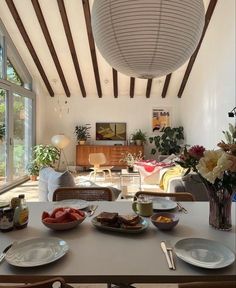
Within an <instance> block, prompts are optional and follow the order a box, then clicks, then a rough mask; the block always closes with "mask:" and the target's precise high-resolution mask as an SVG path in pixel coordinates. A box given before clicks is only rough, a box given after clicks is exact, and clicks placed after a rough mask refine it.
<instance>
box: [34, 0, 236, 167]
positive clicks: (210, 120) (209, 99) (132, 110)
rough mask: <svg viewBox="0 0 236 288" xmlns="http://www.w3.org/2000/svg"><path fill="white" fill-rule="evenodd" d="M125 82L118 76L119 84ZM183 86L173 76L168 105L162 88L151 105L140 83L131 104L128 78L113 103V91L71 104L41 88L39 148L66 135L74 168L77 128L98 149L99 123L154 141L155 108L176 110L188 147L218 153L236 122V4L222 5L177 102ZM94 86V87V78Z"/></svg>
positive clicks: (176, 121) (174, 122)
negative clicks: (234, 114) (85, 128)
mask: <svg viewBox="0 0 236 288" xmlns="http://www.w3.org/2000/svg"><path fill="white" fill-rule="evenodd" d="M122 77H123V78H124V76H121V75H120V74H119V79H120V78H122ZM178 77H181V79H178ZM36 79H37V78H36ZM38 79H40V78H39V77H38ZM181 80H182V76H181V73H173V76H172V79H171V82H170V87H169V90H168V94H167V97H166V98H165V99H162V98H161V96H160V93H161V91H162V87H159V89H158V91H159V95H151V98H150V99H146V97H145V95H144V94H145V91H144V93H140V91H141V89H138V88H139V84H140V83H141V82H139V81H141V80H137V81H136V83H135V87H136V89H135V90H136V91H135V97H134V98H133V99H130V98H129V79H128V77H127V81H126V82H127V83H126V82H125V83H126V84H123V86H121V87H120V85H119V89H120V91H119V92H120V93H119V97H118V98H117V99H114V98H113V96H112V95H113V91H112V87H110V86H109V89H108V87H107V89H103V90H105V92H106V93H105V95H104V96H103V97H102V98H101V99H99V98H98V97H97V96H96V95H90V94H88V95H87V97H86V98H82V96H79V95H77V94H75V93H72V95H71V97H70V98H67V97H65V95H62V94H57V95H55V97H50V96H49V95H47V93H46V92H45V88H44V87H42V86H41V87H40V85H37V84H39V83H37V82H36V83H35V87H38V88H37V89H38V91H37V143H44V144H47V143H50V139H51V137H52V136H53V135H55V134H58V133H64V134H65V135H67V136H68V137H70V138H71V143H70V145H69V146H68V147H67V148H66V150H65V152H66V155H67V158H68V161H69V162H70V163H71V164H72V163H75V145H76V140H75V135H74V134H73V132H74V128H75V126H76V125H80V124H86V123H90V124H91V125H92V129H91V136H92V139H91V143H92V144H97V143H100V144H102V142H97V143H96V141H95V140H94V139H95V123H96V122H103V121H104V122H126V123H127V135H128V136H130V135H131V134H132V133H133V132H134V131H135V130H136V129H139V128H140V129H142V130H143V131H145V132H147V135H148V136H151V135H152V132H151V117H152V108H154V107H171V108H172V126H179V125H183V126H184V129H185V136H186V143H188V144H190V145H193V144H201V145H204V146H205V147H207V148H214V147H215V146H216V144H217V143H218V142H219V141H220V140H221V139H223V134H222V130H226V129H227V128H228V123H229V122H231V123H233V122H234V119H235V118H228V112H229V111H230V110H232V109H233V108H234V107H235V106H236V101H235V0H227V1H225V0H221V1H218V3H217V6H216V10H215V12H214V14H213V18H212V20H211V22H210V25H209V27H208V30H207V33H206V36H205V39H204V41H203V44H202V47H201V49H200V52H199V54H198V57H197V59H196V62H195V64H194V68H193V70H192V73H191V75H190V78H189V81H188V83H187V86H186V89H185V91H184V94H183V96H182V98H181V99H178V98H177V95H176V94H177V91H178V89H179V83H181ZM36 81H37V80H36ZM157 81H160V80H159V79H156V80H154V83H156V84H155V85H157V83H158V82H157ZM103 82H104V81H103ZM103 82H102V83H103ZM86 83H88V82H86ZM91 83H94V77H93V75H91ZM55 85H56V83H55ZM55 85H54V86H55ZM162 85H163V83H162ZM103 86H104V83H103ZM144 87H145V86H144ZM55 90H56V91H57V89H55ZM109 91H110V92H109ZM66 101H67V103H65V102H66ZM103 143H104V142H103ZM110 143H111V142H107V144H110ZM112 144H113V142H112ZM149 152H150V147H146V148H145V156H146V157H147V158H148V157H150V156H149Z"/></svg>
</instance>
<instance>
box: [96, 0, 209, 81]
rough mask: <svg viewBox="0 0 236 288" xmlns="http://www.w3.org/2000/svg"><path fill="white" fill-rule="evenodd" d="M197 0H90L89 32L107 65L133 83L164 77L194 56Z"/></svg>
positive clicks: (199, 26)
mask: <svg viewBox="0 0 236 288" xmlns="http://www.w3.org/2000/svg"><path fill="white" fill-rule="evenodd" d="M204 20H205V11H204V4H203V1H202V0H94V4H93V9H92V29H93V35H94V39H95V42H96V45H97V47H98V49H99V51H100V53H101V54H102V55H103V57H104V58H105V59H106V61H107V62H108V63H109V64H110V65H111V66H112V67H113V68H115V69H116V70H118V71H119V72H121V73H123V74H126V75H128V76H133V77H138V78H154V77H161V76H163V75H167V74H169V73H171V72H173V71H175V70H176V69H178V68H179V67H180V66H182V65H183V64H184V63H185V62H186V61H187V60H188V59H189V58H190V57H191V55H192V54H193V52H194V50H195V48H196V47H197V44H198V42H199V40H200V37H201V34H202V30H203V27H204Z"/></svg>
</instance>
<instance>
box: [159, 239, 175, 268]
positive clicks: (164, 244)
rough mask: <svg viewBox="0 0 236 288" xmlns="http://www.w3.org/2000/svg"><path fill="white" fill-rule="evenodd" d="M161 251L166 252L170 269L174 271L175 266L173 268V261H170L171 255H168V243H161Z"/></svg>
mask: <svg viewBox="0 0 236 288" xmlns="http://www.w3.org/2000/svg"><path fill="white" fill-rule="evenodd" d="M161 249H162V251H163V252H164V254H165V256H166V261H167V264H168V267H169V269H173V266H172V264H171V261H170V257H169V254H168V252H167V249H166V243H165V242H164V241H162V242H161Z"/></svg>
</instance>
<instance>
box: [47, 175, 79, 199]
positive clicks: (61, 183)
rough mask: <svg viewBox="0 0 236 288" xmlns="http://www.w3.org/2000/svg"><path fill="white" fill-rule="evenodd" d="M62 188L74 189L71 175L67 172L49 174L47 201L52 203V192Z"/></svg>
mask: <svg viewBox="0 0 236 288" xmlns="http://www.w3.org/2000/svg"><path fill="white" fill-rule="evenodd" d="M62 187H75V181H74V177H73V176H72V174H71V173H70V172H69V171H65V172H63V173H61V172H56V171H54V172H53V173H50V175H49V178H48V200H49V201H52V198H53V193H54V191H55V190H56V189H58V188H62Z"/></svg>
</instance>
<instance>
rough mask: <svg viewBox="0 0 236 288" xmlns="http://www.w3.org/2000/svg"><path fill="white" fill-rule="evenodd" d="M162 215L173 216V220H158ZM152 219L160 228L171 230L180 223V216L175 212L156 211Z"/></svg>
mask: <svg viewBox="0 0 236 288" xmlns="http://www.w3.org/2000/svg"><path fill="white" fill-rule="evenodd" d="M160 216H163V217H168V218H171V219H172V221H171V222H168V223H167V222H160V221H157V218H158V217H160ZM151 221H152V224H153V225H154V226H156V227H157V228H158V229H160V230H171V229H173V228H174V227H175V226H176V225H177V224H178V222H179V218H178V217H177V216H176V215H175V214H173V213H169V212H159V213H155V214H153V215H152V217H151Z"/></svg>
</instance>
